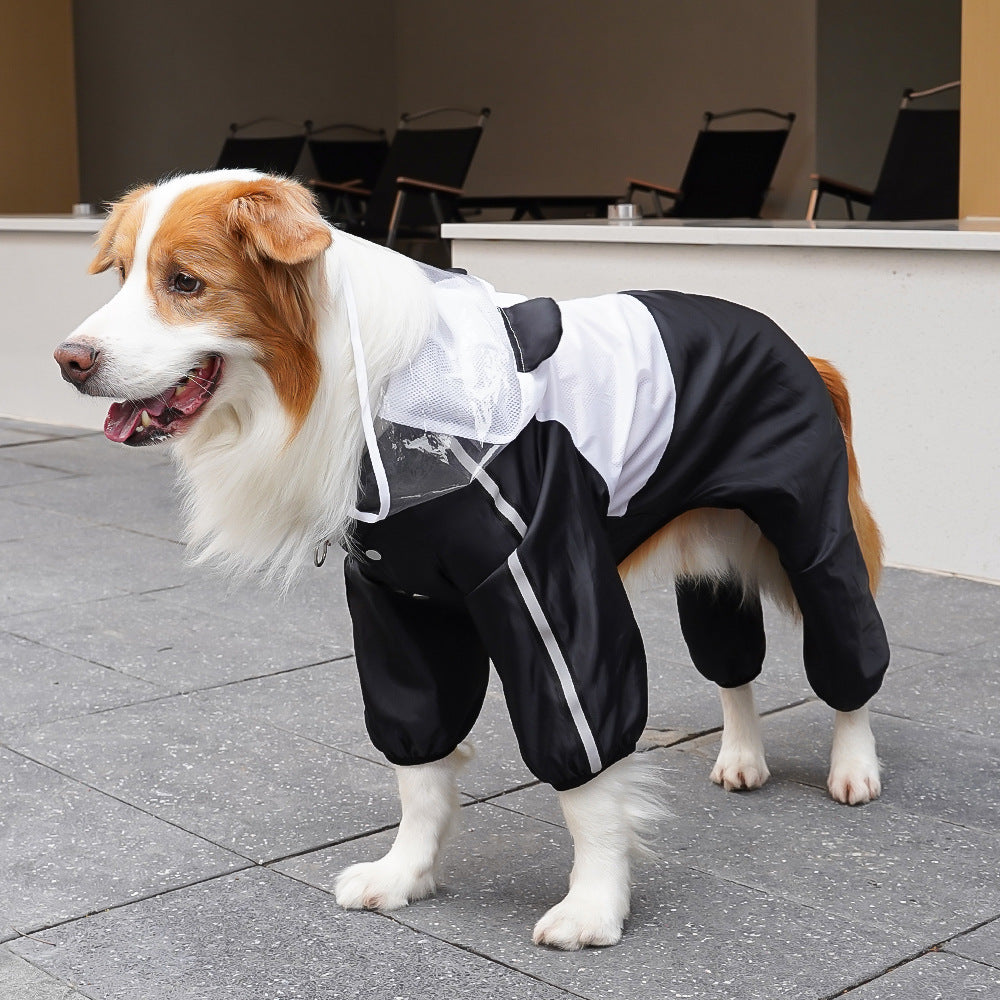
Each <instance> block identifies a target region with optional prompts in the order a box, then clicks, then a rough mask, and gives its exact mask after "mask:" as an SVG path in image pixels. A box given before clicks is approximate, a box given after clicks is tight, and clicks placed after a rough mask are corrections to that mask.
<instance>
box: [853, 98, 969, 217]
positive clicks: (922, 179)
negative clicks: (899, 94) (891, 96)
mask: <svg viewBox="0 0 1000 1000" xmlns="http://www.w3.org/2000/svg"><path fill="white" fill-rule="evenodd" d="M958 87H959V84H958V83H957V82H956V83H949V84H945V85H944V86H941V87H933V88H931V89H930V90H924V91H921V92H919V93H916V92H914V91H912V90H907V91H906V92H905V93H904V94H903V101H902V103H901V104H900V106H899V113H898V114H897V115H896V124H895V126H894V127H893V130H892V136H891V138H890V139H889V148H888V149H887V150H886V154H885V159H884V160H883V161H882V170H881V171H880V173H879V177H878V183H877V184H876V185H875V190H874V191H873V192H872V203H871V208H870V209H869V211H868V218H869V219H873V220H878V221H886V222H888V221H898V220H907V219H957V218H958V159H959V148H958V144H959V109H958V108H957V107H955V108H916V107H913V106H912V101H914V100H919V99H922V98H925V97H930V96H932V95H934V94H940V93H944V92H945V91H950V90H953V89H954V90H957V88H958Z"/></svg>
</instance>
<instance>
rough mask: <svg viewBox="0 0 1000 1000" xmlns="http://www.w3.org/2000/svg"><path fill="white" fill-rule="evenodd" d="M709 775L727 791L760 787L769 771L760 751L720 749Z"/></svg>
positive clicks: (769, 773)
mask: <svg viewBox="0 0 1000 1000" xmlns="http://www.w3.org/2000/svg"><path fill="white" fill-rule="evenodd" d="M710 777H711V779H712V781H714V782H715V783H716V784H717V785H722V787H723V788H725V790H726V791H727V792H739V791H749V790H751V789H753V788H760V787H761V785H763V784H764V782H766V781H767V779H768V778H770V777H771V772H770V771H769V770H768V769H767V761H766V760H764V754H763V752H762V751H752V750H726V749H722V750H720V751H719V758H718V760H716V762H715V767H713V768H712V773H711V775H710Z"/></svg>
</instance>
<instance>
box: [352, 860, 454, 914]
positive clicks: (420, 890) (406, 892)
mask: <svg viewBox="0 0 1000 1000" xmlns="http://www.w3.org/2000/svg"><path fill="white" fill-rule="evenodd" d="M436 889H437V885H436V884H435V882H434V875H433V873H431V872H425V873H423V874H419V873H417V874H414V873H413V872H406V871H403V870H402V869H401V868H400V867H399V865H397V864H395V863H393V862H392V861H389V859H388V858H382V859H381V860H380V861H367V862H364V863H362V864H359V865H351V867H350V868H345V869H344V870H343V871H342V872H341V873H340V875H338V876H337V884H336V887H335V893H336V898H337V902H338V903H339V904H340V905H341V906H342V907H344V909H345V910H398V909H399V908H400V907H403V906H406V904H407V903H412V902H415V901H416V900H418V899H426V898H427V897H428V896H433V895H434V892H435V890H436Z"/></svg>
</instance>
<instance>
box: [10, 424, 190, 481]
mask: <svg viewBox="0 0 1000 1000" xmlns="http://www.w3.org/2000/svg"><path fill="white" fill-rule="evenodd" d="M0 455H5V456H6V457H10V458H14V459H16V460H17V461H19V462H28V463H30V464H32V465H37V466H39V467H42V468H48V469H57V470H59V471H61V472H67V473H72V474H74V475H79V476H88V475H89V476H94V477H97V479H96V481H95V483H94V486H95V489H96V491H97V494H96V495H97V496H101V495H102V492H103V482H104V480H105V479H106V477H108V476H111V475H121V476H132V477H135V478H140V477H141V476H142V475H143V474H144V473H146V472H147V471H148V470H151V469H159V470H162V472H163V473H164V474H166V475H172V474H173V468H174V466H173V463H172V462H171V460H170V455H169V452H168V451H167V450H166V449H165V448H163V449H161V448H129V447H127V446H124V445H117V444H112V443H111V442H110V441H108V439H107V438H106V437H105V436H104V435H103V434H88V435H86V436H79V437H63V436H60V435H56V436H53V437H48V438H44V439H41V440H38V441H36V442H25V443H23V444H21V445H20V446H19V447H18V448H16V449H11V450H9V451H6V452H4V451H0Z"/></svg>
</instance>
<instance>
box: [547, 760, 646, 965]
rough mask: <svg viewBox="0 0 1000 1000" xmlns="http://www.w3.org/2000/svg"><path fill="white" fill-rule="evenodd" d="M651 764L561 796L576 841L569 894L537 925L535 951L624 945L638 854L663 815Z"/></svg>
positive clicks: (621, 765) (615, 769)
mask: <svg viewBox="0 0 1000 1000" xmlns="http://www.w3.org/2000/svg"><path fill="white" fill-rule="evenodd" d="M656 785H658V779H657V778H656V777H655V774H654V772H653V770H652V765H649V764H642V763H640V762H639V761H638V760H637V759H636V757H635V755H633V756H632V757H627V758H625V759H624V760H622V761H619V762H618V763H617V764H614V765H612V766H611V767H609V768H608V769H607V770H606V771H604V772H602V773H601V774H599V775H598V776H597V777H596V778H593V779H592V780H591V781H588V782H587V783H586V784H585V785H580V786H579V787H578V788H573V789H570V790H569V791H566V792H560V793H559V804H560V806H561V807H562V811H563V815H564V816H565V817H566V825H567V826H568V827H569V832H570V835H571V836H572V838H573V870H572V872H571V873H570V877H569V892H568V893H567V895H566V897H565V899H563V901H562V902H561V903H557V904H556V905H555V906H553V907H552V909H550V910H549V911H548V912H547V913H546V914H545V915H544V916H543V917H542V919H541V920H539V921H538V923H537V924H536V925H535V932H534V941H535V944H546V945H551V946H552V947H554V948H563V949H565V950H567V951H575V950H577V949H579V948H583V947H586V946H587V945H609V944H617V943H618V941H620V940H621V936H622V928H623V926H624V924H625V918H626V917H627V916H628V914H629V901H630V896H631V883H630V869H631V859H632V855H633V853H634V852H635V851H636V849H637V848H639V849H641V847H642V844H641V837H642V834H643V832H644V831H645V829H646V827H648V825H649V824H650V823H651V822H652V821H653V820H654V819H657V818H659V817H660V816H661V815H662V814H663V806H662V804H661V802H660V801H659V799H658V798H657V795H656V790H655V787H654V786H656Z"/></svg>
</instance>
